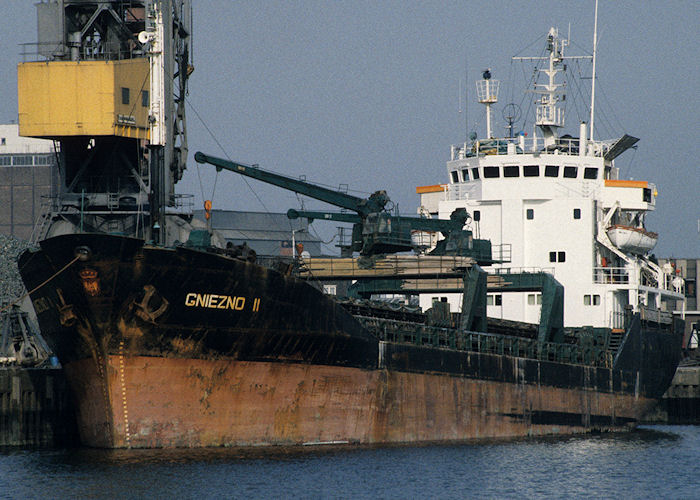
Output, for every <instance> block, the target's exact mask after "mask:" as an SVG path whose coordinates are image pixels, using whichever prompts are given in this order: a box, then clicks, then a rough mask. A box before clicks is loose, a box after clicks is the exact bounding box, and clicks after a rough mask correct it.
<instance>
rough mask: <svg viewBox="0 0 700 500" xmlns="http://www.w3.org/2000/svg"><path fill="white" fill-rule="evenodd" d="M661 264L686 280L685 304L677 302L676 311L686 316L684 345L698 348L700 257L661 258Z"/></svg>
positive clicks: (699, 332) (699, 327) (699, 335)
mask: <svg viewBox="0 0 700 500" xmlns="http://www.w3.org/2000/svg"><path fill="white" fill-rule="evenodd" d="M659 264H660V265H661V266H663V267H666V268H667V269H672V270H674V272H675V273H676V274H677V275H678V276H680V277H682V278H683V279H684V280H685V306H683V303H681V302H678V303H677V304H676V312H677V313H678V314H682V315H683V316H684V317H685V335H684V336H683V347H685V348H688V349H697V348H698V343H699V341H700V338H699V337H700V306H699V305H698V299H699V298H700V297H698V271H699V270H700V259H659Z"/></svg>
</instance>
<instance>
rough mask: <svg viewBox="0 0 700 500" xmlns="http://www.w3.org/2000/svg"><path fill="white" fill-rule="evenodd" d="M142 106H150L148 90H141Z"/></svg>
mask: <svg viewBox="0 0 700 500" xmlns="http://www.w3.org/2000/svg"><path fill="white" fill-rule="evenodd" d="M141 106H143V107H144V108H147V107H148V90H142V91H141Z"/></svg>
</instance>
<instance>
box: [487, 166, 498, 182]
mask: <svg viewBox="0 0 700 500" xmlns="http://www.w3.org/2000/svg"><path fill="white" fill-rule="evenodd" d="M499 176H500V173H499V172H498V167H484V179H495V178H496V177H499Z"/></svg>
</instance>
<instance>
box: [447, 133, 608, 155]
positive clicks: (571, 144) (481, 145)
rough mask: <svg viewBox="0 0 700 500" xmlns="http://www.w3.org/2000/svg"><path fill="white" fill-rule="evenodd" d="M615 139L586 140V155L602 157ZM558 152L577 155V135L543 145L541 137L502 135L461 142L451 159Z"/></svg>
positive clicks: (454, 149)
mask: <svg viewBox="0 0 700 500" xmlns="http://www.w3.org/2000/svg"><path fill="white" fill-rule="evenodd" d="M614 142H615V141H594V142H590V141H588V143H587V144H588V148H589V151H588V154H587V156H597V157H602V156H604V155H605V153H606V152H607V151H608V150H609V149H610V147H611V146H612V145H613V143H614ZM534 153H539V154H558V155H568V156H579V139H578V137H559V138H557V139H556V142H555V143H554V144H551V145H549V146H545V145H544V139H543V138H542V137H537V138H533V137H523V136H518V137H504V138H498V139H480V140H477V141H474V142H473V143H471V144H467V143H462V144H456V145H453V146H452V151H451V158H452V160H463V159H465V158H473V157H476V156H486V155H514V154H534Z"/></svg>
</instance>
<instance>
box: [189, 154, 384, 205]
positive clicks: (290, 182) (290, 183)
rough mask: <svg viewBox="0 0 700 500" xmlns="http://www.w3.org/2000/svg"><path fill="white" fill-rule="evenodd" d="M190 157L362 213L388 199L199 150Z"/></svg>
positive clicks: (199, 161) (376, 194)
mask: <svg viewBox="0 0 700 500" xmlns="http://www.w3.org/2000/svg"><path fill="white" fill-rule="evenodd" d="M194 159H195V161H197V163H209V164H210V165H214V166H215V167H216V169H217V170H221V169H222V168H223V169H224V170H228V171H230V172H235V173H237V174H241V175H245V176H246V177H252V178H253V179H257V180H259V181H263V182H266V183H268V184H272V185H275V186H279V187H281V188H284V189H287V190H289V191H294V192H295V193H299V194H303V195H306V196H310V197H311V198H315V199H317V200H321V201H325V202H326V203H330V204H331V205H335V206H337V207H341V208H347V209H348V210H352V211H354V212H357V213H358V214H360V215H361V216H365V215H367V214H370V213H372V212H378V211H381V210H382V209H383V208H384V205H385V204H386V203H387V202H388V201H389V198H388V197H387V196H386V192H384V191H379V192H377V193H374V194H373V195H372V196H370V197H369V198H359V197H357V196H352V195H350V194H347V193H342V192H340V191H335V190H333V189H328V188H325V187H321V186H317V185H315V184H310V183H308V182H305V181H302V180H299V179H292V178H291V177H287V176H284V175H280V174H275V173H273V172H269V171H267V170H263V169H260V168H257V167H253V166H251V165H246V164H244V163H239V162H234V161H229V160H224V159H223V158H217V157H215V156H209V155H207V154H204V153H202V152H199V151H198V152H197V153H196V154H195V155H194Z"/></svg>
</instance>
